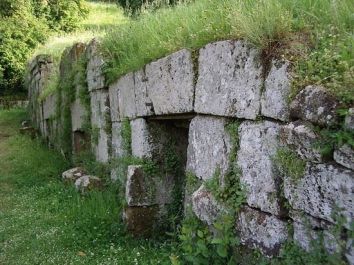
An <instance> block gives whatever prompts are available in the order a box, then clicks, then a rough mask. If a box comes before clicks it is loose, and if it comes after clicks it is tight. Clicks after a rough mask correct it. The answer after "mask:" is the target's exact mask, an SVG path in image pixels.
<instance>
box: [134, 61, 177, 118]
mask: <svg viewBox="0 0 354 265" xmlns="http://www.w3.org/2000/svg"><path fill="white" fill-rule="evenodd" d="M161 71H162V70H161ZM148 80H149V79H148V78H147V76H146V73H145V68H144V69H143V70H139V71H137V72H135V73H134V83H135V106H136V115H137V116H138V117H144V116H151V115H154V106H153V103H152V101H151V99H150V97H149V90H148V86H149V82H148ZM168 104H171V102H169V103H168Z"/></svg>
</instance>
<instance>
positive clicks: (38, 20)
mask: <svg viewBox="0 0 354 265" xmlns="http://www.w3.org/2000/svg"><path fill="white" fill-rule="evenodd" d="M83 3H84V1H83V0H48V1H41V0H32V1H26V0H1V1H0V94H5V93H6V94H14V93H19V92H20V91H23V76H24V72H25V68H26V62H27V60H28V58H29V56H30V55H31V53H32V51H33V49H34V48H35V47H36V46H37V45H38V44H39V43H43V42H44V41H45V40H46V38H47V37H48V35H49V34H50V31H51V30H55V31H66V32H67V31H72V30H74V29H76V28H77V27H78V26H79V21H80V20H81V19H82V18H83V17H84V16H85V15H86V13H87V9H86V8H85V6H84V4H83Z"/></svg>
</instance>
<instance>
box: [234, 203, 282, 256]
mask: <svg viewBox="0 0 354 265" xmlns="http://www.w3.org/2000/svg"><path fill="white" fill-rule="evenodd" d="M236 229H237V231H238V232H239V235H240V239H241V243H242V244H244V245H247V246H248V247H250V248H257V249H259V250H260V251H261V252H262V253H263V254H265V255H267V256H274V255H277V254H278V252H279V249H280V247H281V244H282V243H284V242H285V241H286V239H287V238H288V232H287V225H286V222H284V221H281V220H280V219H278V218H276V217H275V216H273V215H270V214H266V213H263V212H260V211H257V210H254V209H251V208H248V207H244V209H243V210H242V211H241V212H240V214H239V216H238V219H237V221H236Z"/></svg>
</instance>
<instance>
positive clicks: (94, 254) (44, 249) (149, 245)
mask: <svg viewBox="0 0 354 265" xmlns="http://www.w3.org/2000/svg"><path fill="white" fill-rule="evenodd" d="M23 119H26V114H25V112H24V111H23V110H10V111H0V149H1V152H0V168H1V171H0V263H1V264H9V265H11V264H21V265H22V264H136V263H139V264H159V263H166V262H167V261H168V260H169V253H171V248H172V246H171V245H169V244H168V243H157V242H154V241H145V240H138V239H132V238H130V237H128V236H127V235H126V234H125V229H124V225H123V224H122V222H121V218H120V216H121V207H122V204H121V201H120V200H119V199H118V197H117V189H118V188H119V187H117V186H115V184H113V183H107V184H108V185H107V188H105V189H104V190H102V191H92V192H89V193H88V194H86V195H85V196H82V195H79V194H78V193H77V192H76V191H75V190H74V189H73V188H72V187H70V186H67V185H65V184H64V183H62V182H61V180H60V175H61V172H62V171H63V170H65V169H67V168H68V167H69V166H70V165H69V163H68V162H67V161H65V160H64V159H63V158H62V157H61V156H60V155H59V154H57V153H56V152H54V151H52V150H48V149H47V147H46V146H44V145H43V144H42V143H41V142H40V141H39V140H37V139H35V140H31V139H30V138H28V137H27V136H24V135H19V133H18V129H19V125H20V122H21V121H22V120H23ZM53 161H55V163H53ZM97 173H98V172H97Z"/></svg>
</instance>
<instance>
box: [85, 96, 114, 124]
mask: <svg viewBox="0 0 354 265" xmlns="http://www.w3.org/2000/svg"><path fill="white" fill-rule="evenodd" d="M90 97H91V125H92V127H94V128H104V127H105V126H106V123H107V120H108V118H109V116H110V114H109V112H110V108H109V96H108V91H107V90H97V91H93V92H91V93H90Z"/></svg>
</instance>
